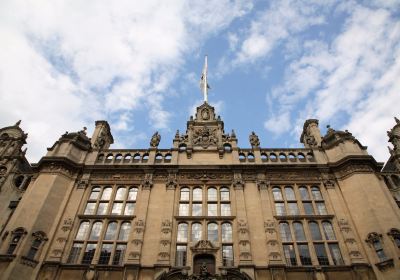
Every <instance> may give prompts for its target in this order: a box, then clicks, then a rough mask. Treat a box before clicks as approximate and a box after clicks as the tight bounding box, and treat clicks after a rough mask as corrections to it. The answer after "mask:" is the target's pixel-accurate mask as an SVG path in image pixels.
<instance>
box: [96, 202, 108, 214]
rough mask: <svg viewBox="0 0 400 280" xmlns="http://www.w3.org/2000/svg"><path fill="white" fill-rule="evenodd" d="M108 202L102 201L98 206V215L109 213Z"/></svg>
mask: <svg viewBox="0 0 400 280" xmlns="http://www.w3.org/2000/svg"><path fill="white" fill-rule="evenodd" d="M107 207H108V202H100V203H99V207H98V208H97V215H105V214H107Z"/></svg>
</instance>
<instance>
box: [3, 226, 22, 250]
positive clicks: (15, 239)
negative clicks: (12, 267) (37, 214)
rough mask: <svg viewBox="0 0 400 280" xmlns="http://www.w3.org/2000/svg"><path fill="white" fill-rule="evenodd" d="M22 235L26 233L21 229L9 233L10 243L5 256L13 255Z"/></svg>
mask: <svg viewBox="0 0 400 280" xmlns="http://www.w3.org/2000/svg"><path fill="white" fill-rule="evenodd" d="M24 234H26V231H25V229H23V228H17V229H16V230H14V231H12V232H11V241H10V244H9V245H8V249H7V255H12V254H14V253H15V249H16V248H17V247H18V244H19V242H20V241H21V239H22V237H23V236H24Z"/></svg>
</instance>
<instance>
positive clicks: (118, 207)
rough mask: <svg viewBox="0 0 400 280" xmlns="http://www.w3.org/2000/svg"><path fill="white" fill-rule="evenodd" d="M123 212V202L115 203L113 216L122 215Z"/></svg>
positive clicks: (112, 211)
mask: <svg viewBox="0 0 400 280" xmlns="http://www.w3.org/2000/svg"><path fill="white" fill-rule="evenodd" d="M121 212H122V202H114V204H113V207H112V210H111V215H121Z"/></svg>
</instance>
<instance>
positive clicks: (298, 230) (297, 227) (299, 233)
mask: <svg viewBox="0 0 400 280" xmlns="http://www.w3.org/2000/svg"><path fill="white" fill-rule="evenodd" d="M293 229H294V236H295V237H296V241H305V240H306V236H305V234H304V229H303V224H302V223H300V222H294V223H293Z"/></svg>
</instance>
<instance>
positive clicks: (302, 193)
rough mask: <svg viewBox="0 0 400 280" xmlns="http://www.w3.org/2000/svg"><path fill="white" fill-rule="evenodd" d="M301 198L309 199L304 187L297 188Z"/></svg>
mask: <svg viewBox="0 0 400 280" xmlns="http://www.w3.org/2000/svg"><path fill="white" fill-rule="evenodd" d="M299 192H300V196H301V200H309V199H310V195H309V194H308V189H307V188H306V187H300V188H299Z"/></svg>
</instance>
